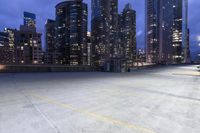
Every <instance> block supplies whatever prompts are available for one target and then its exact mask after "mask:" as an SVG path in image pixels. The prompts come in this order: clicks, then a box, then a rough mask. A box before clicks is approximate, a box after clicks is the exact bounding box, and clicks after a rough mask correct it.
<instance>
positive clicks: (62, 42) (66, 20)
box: [55, 0, 88, 66]
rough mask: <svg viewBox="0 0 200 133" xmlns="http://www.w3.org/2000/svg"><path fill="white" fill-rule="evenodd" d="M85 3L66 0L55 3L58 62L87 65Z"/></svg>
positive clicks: (76, 0)
mask: <svg viewBox="0 0 200 133" xmlns="http://www.w3.org/2000/svg"><path fill="white" fill-rule="evenodd" d="M87 16H88V11H87V4H85V3H83V1H82V0H68V1H65V2H61V3H59V4H58V5H56V22H55V36H56V43H55V51H56V52H58V53H61V55H60V57H59V64H65V65H72V66H74V65H87Z"/></svg>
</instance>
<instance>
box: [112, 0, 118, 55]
mask: <svg viewBox="0 0 200 133" xmlns="http://www.w3.org/2000/svg"><path fill="white" fill-rule="evenodd" d="M118 31H119V27H118V0H110V45H111V47H110V52H111V56H112V58H116V57H119V43H118V37H119V36H118Z"/></svg>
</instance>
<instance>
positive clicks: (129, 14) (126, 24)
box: [119, 4, 136, 66]
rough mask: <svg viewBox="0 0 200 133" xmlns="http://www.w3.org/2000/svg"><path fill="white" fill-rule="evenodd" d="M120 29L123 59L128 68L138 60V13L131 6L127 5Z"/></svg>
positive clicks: (121, 16)
mask: <svg viewBox="0 0 200 133" xmlns="http://www.w3.org/2000/svg"><path fill="white" fill-rule="evenodd" d="M119 29H120V32H119V34H120V40H121V42H120V44H121V45H120V46H121V50H122V57H123V58H124V59H126V63H127V65H128V66H132V64H133V62H134V60H135V59H136V11H135V10H133V9H132V7H131V4H126V5H125V8H124V10H123V12H122V14H121V15H120V18H119Z"/></svg>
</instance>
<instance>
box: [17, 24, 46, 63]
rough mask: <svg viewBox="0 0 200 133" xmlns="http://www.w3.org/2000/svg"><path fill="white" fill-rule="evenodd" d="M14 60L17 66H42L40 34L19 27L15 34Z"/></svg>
mask: <svg viewBox="0 0 200 133" xmlns="http://www.w3.org/2000/svg"><path fill="white" fill-rule="evenodd" d="M16 34H17V35H16V42H17V43H16V44H17V46H16V55H17V56H16V57H17V58H16V60H17V63H18V64H42V58H43V57H42V56H43V53H42V46H41V45H42V40H41V36H42V34H41V33H37V32H36V31H33V30H32V28H28V27H27V26H24V25H21V26H20V30H19V31H18V32H16Z"/></svg>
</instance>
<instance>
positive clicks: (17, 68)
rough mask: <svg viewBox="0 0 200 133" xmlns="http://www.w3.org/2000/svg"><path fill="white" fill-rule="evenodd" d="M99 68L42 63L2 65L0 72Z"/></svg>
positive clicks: (84, 70)
mask: <svg viewBox="0 0 200 133" xmlns="http://www.w3.org/2000/svg"><path fill="white" fill-rule="evenodd" d="M95 71H100V70H99V68H96V67H91V66H42V65H24V66H21V65H20V66H17V65H4V67H2V68H1V69H0V72H1V73H28V72H95Z"/></svg>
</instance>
